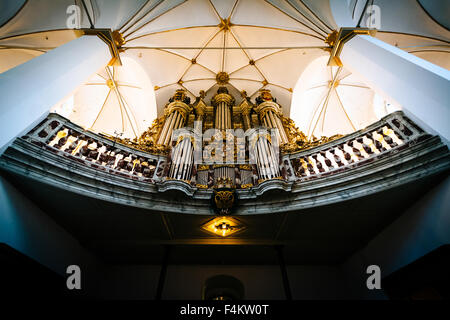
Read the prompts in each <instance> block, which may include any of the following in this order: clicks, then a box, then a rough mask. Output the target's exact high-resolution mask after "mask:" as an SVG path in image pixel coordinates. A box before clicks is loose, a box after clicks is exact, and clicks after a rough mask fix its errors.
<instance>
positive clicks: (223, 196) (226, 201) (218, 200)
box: [214, 190, 234, 214]
mask: <svg viewBox="0 0 450 320" xmlns="http://www.w3.org/2000/svg"><path fill="white" fill-rule="evenodd" d="M214 203H215V204H216V207H217V209H218V210H219V213H220V214H228V213H229V212H230V209H231V208H232V207H233V205H234V191H233V190H222V191H215V192H214Z"/></svg>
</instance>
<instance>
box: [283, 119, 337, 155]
mask: <svg viewBox="0 0 450 320" xmlns="http://www.w3.org/2000/svg"><path fill="white" fill-rule="evenodd" d="M281 120H282V122H283V127H284V128H285V129H286V133H287V134H288V138H289V142H288V143H285V144H284V145H282V146H281V147H280V149H281V151H282V152H284V153H294V152H297V151H300V150H304V149H309V148H312V147H316V146H319V145H321V144H324V143H327V142H330V141H333V140H336V139H339V138H341V137H343V136H342V135H340V134H336V135H334V136H331V137H325V136H322V137H320V138H316V137H315V136H312V137H311V139H308V137H307V136H306V135H305V134H304V133H303V132H302V131H301V130H300V129H299V128H297V127H296V126H295V123H294V121H293V120H292V119H290V118H286V117H282V118H281Z"/></svg>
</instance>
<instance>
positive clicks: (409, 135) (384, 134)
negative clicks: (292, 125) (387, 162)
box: [282, 111, 430, 181]
mask: <svg viewBox="0 0 450 320" xmlns="http://www.w3.org/2000/svg"><path fill="white" fill-rule="evenodd" d="M429 136H430V135H429V134H427V133H426V132H424V131H423V130H422V129H421V128H419V127H418V126H417V125H416V124H415V123H413V122H412V121H411V120H410V119H408V118H407V117H406V116H405V115H404V114H403V112H401V111H399V112H394V113H392V114H389V115H388V116H386V117H384V118H383V119H381V120H380V121H378V122H376V123H373V124H371V125H370V126H368V127H367V128H365V129H362V130H359V131H356V132H354V133H352V134H349V135H346V136H344V137H342V138H340V139H337V140H334V141H331V142H329V143H325V144H323V145H320V146H317V147H314V148H311V149H307V150H303V151H300V152H297V153H294V154H290V155H284V156H282V167H283V168H284V170H283V172H284V178H285V179H287V180H295V181H304V180H310V179H317V178H320V177H324V176H329V175H332V174H335V173H339V172H342V171H346V170H351V169H352V168H355V167H360V166H363V165H365V164H369V163H373V162H374V161H377V160H378V159H382V158H385V157H387V156H389V155H391V154H393V153H396V152H399V151H401V150H403V149H405V148H408V146H411V145H413V144H415V143H417V142H419V141H421V140H423V139H425V138H426V137H429Z"/></svg>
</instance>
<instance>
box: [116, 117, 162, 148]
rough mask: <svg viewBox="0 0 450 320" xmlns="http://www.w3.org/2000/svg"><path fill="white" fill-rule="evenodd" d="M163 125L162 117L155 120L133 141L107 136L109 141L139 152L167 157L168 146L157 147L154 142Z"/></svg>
mask: <svg viewBox="0 0 450 320" xmlns="http://www.w3.org/2000/svg"><path fill="white" fill-rule="evenodd" d="M163 125H164V117H161V118H158V119H155V120H154V121H153V124H152V126H151V127H150V128H148V129H147V130H146V131H144V132H143V133H142V134H141V136H140V137H138V138H134V139H128V138H125V139H122V138H118V137H113V136H107V137H108V138H109V139H111V140H113V141H116V142H119V143H121V144H124V145H126V146H129V147H130V148H134V149H138V150H141V151H145V152H149V153H153V154H161V155H167V154H168V153H169V151H170V148H169V147H168V146H164V145H158V144H156V141H157V139H158V135H159V132H160V130H161V128H162V127H163Z"/></svg>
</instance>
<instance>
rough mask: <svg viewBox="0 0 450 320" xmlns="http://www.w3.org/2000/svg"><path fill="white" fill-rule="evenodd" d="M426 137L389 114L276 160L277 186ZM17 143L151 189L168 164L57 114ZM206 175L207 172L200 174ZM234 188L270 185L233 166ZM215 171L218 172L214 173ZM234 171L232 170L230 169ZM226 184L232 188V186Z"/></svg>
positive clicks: (196, 183)
mask: <svg viewBox="0 0 450 320" xmlns="http://www.w3.org/2000/svg"><path fill="white" fill-rule="evenodd" d="M427 137H430V135H429V134H427V133H426V132H424V131H423V130H422V129H421V128H419V127H418V126H417V125H416V124H415V123H413V122H412V121H411V120H410V119H408V118H407V117H406V116H405V115H404V114H403V112H395V113H392V114H390V115H388V116H386V117H385V118H383V119H381V120H380V121H378V122H376V123H374V124H372V125H370V126H368V127H367V128H365V129H362V130H359V131H356V132H354V133H352V134H349V135H347V136H344V137H342V138H340V139H337V140H334V141H331V142H328V143H325V144H323V145H320V146H317V147H314V148H311V149H306V150H302V151H300V152H297V153H293V154H281V155H280V169H281V173H282V176H281V177H277V178H276V179H272V180H276V181H277V183H280V179H281V181H285V182H288V183H292V182H295V183H301V182H302V181H307V180H312V179H318V178H321V177H326V176H329V175H333V174H337V173H340V172H343V171H347V170H351V169H353V168H356V167H361V166H364V165H366V164H370V163H374V162H375V161H377V160H379V159H382V158H385V157H389V155H392V154H394V153H397V152H400V151H401V150H403V149H406V148H408V147H409V146H412V145H414V144H416V143H418V142H420V141H421V140H423V139H426V138H427ZM22 139H24V140H26V141H28V142H30V143H32V144H34V145H37V146H40V147H42V148H45V149H46V150H48V151H50V152H52V153H56V154H58V155H60V156H62V157H65V158H68V159H71V160H73V161H77V162H78V163H82V164H84V165H86V166H88V167H91V168H95V169H97V170H102V171H104V172H107V173H110V174H113V175H119V176H122V177H127V178H130V179H135V180H140V181H145V182H149V183H155V182H158V181H165V180H167V182H168V183H170V181H173V180H176V179H173V178H168V177H167V176H168V174H169V168H170V158H168V157H166V156H164V155H154V154H150V153H147V152H144V151H140V150H136V149H133V148H130V147H128V146H126V145H123V144H120V143H117V142H115V141H114V140H113V139H112V140H111V139H110V138H107V137H105V136H102V135H99V134H95V133H93V132H90V131H87V130H84V129H83V128H81V127H79V126H77V125H75V124H73V123H72V122H70V121H69V120H67V119H65V118H63V117H62V116H60V115H57V114H50V115H49V116H48V117H47V118H46V119H45V120H43V121H42V122H41V123H40V124H39V125H37V126H36V127H35V128H34V129H33V130H31V131H30V132H29V133H28V134H27V135H25V136H24V137H22ZM205 168H206V169H208V170H205ZM233 168H236V174H234V172H235V171H233V172H232V173H233V174H231V176H233V179H235V180H236V181H234V182H233V183H234V185H235V186H236V187H237V188H242V189H248V188H251V187H256V186H258V185H259V184H261V183H266V181H271V179H266V180H261V179H259V180H257V175H256V173H255V172H256V171H255V168H254V165H235V166H233ZM195 169H196V170H193V175H194V176H195V177H194V179H191V178H192V177H188V178H186V179H184V180H183V181H185V182H187V184H190V187H189V188H194V189H195V188H197V189H198V190H201V189H207V188H210V187H212V185H213V181H214V176H215V175H216V173H215V171H214V170H216V169H212V166H205V165H197V166H196V168H195ZM217 170H219V171H220V168H219V169H217ZM233 170H234V169H233ZM233 183H232V184H233Z"/></svg>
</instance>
